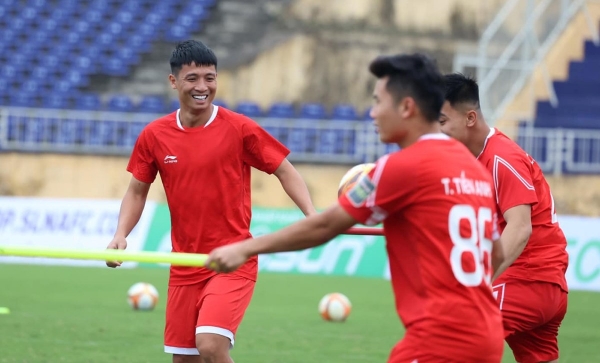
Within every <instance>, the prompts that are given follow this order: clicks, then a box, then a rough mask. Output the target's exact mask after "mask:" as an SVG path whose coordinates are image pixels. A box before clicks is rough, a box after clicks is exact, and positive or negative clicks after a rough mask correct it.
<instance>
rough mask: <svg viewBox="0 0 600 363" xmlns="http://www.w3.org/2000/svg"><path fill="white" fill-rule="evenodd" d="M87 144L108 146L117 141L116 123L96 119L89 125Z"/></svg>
mask: <svg viewBox="0 0 600 363" xmlns="http://www.w3.org/2000/svg"><path fill="white" fill-rule="evenodd" d="M89 130H90V131H89V132H90V134H89V139H88V144H89V145H91V146H110V145H115V144H116V143H117V142H116V140H117V125H116V122H112V121H96V122H91V123H90V125H89Z"/></svg>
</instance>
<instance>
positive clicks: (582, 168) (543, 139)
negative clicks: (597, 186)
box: [517, 120, 600, 175]
mask: <svg viewBox="0 0 600 363" xmlns="http://www.w3.org/2000/svg"><path fill="white" fill-rule="evenodd" d="M599 123H600V120H599ZM517 142H518V143H519V145H520V146H521V147H522V148H523V149H524V150H525V151H526V152H527V153H528V154H529V155H531V156H532V157H533V158H534V159H535V160H536V162H537V163H538V164H539V165H540V167H541V168H542V170H543V171H544V173H547V174H554V175H561V174H563V173H566V174H600V129H596V130H581V129H563V128H548V129H546V128H533V127H532V126H531V125H527V126H522V127H520V128H519V131H518V136H517Z"/></svg>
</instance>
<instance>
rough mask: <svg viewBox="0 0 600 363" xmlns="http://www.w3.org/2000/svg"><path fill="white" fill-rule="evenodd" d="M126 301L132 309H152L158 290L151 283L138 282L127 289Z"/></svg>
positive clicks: (156, 299) (156, 301) (156, 300)
mask: <svg viewBox="0 0 600 363" xmlns="http://www.w3.org/2000/svg"><path fill="white" fill-rule="evenodd" d="M127 302H129V306H131V307H132V308H133V309H134V310H152V309H154V307H155V306H156V303H158V290H156V288H155V287H154V286H152V284H149V283H147V282H138V283H136V284H133V286H131V287H130V288H129V290H128V291H127Z"/></svg>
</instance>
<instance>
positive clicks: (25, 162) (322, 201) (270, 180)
mask: <svg viewBox="0 0 600 363" xmlns="http://www.w3.org/2000/svg"><path fill="white" fill-rule="evenodd" d="M0 165H2V168H1V169H0V195H14V196H35V197H53V198H101V199H104V198H110V199H120V198H121V197H122V196H123V194H124V193H125V190H126V189H127V185H128V183H129V179H130V177H131V176H130V174H129V173H128V172H127V171H126V170H125V166H126V165H127V158H123V157H97V156H76V155H52V154H42V155H37V154H19V153H8V154H0ZM296 167H297V169H298V170H299V172H300V174H301V175H302V176H303V178H304V179H305V181H306V183H307V185H308V188H309V191H310V193H311V195H312V197H313V201H314V203H315V205H316V206H317V208H326V207H327V206H329V205H331V204H332V203H334V202H335V200H336V195H337V186H338V182H339V180H340V179H341V177H342V175H343V174H344V173H345V172H346V171H347V170H348V169H349V166H340V165H304V164H298V165H296ZM252 179H253V180H252V202H253V204H254V205H256V206H264V207H273V208H288V207H293V206H294V204H293V203H292V202H291V201H290V199H289V198H288V197H287V195H286V194H285V192H283V190H282V188H281V186H280V185H279V182H278V180H277V178H276V177H275V176H273V175H266V174H264V173H261V172H258V171H256V170H253V175H252ZM548 181H549V183H550V185H551V187H552V190H553V194H554V198H555V201H556V208H557V211H558V212H559V213H562V214H580V215H590V216H598V215H600V176H576V177H573V176H563V177H553V176H550V177H548ZM149 199H151V200H155V201H159V202H165V201H166V199H165V195H164V192H163V190H162V186H161V184H160V178H159V179H158V180H157V181H156V182H155V184H154V185H153V186H152V188H151V189H150V195H149Z"/></svg>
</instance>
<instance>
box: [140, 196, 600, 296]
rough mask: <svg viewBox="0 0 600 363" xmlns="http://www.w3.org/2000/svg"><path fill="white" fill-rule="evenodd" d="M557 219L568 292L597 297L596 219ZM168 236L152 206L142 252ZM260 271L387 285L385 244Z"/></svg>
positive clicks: (354, 243) (308, 254)
mask: <svg viewBox="0 0 600 363" xmlns="http://www.w3.org/2000/svg"><path fill="white" fill-rule="evenodd" d="M300 218H303V215H302V213H301V212H300V211H298V210H287V209H268V208H253V216H252V224H251V228H250V230H251V232H252V234H253V235H254V236H260V235H262V234H266V233H270V232H274V231H277V230H279V229H281V228H283V227H285V226H287V225H289V224H291V223H293V222H294V221H297V220H298V219H300ZM558 219H559V223H560V225H561V227H562V229H563V231H564V232H565V235H566V236H567V239H568V242H569V243H568V246H567V252H568V253H569V269H568V271H567V280H568V283H569V287H570V288H571V289H573V290H591V291H600V218H588V217H577V216H559V217H558ZM170 230H171V224H170V220H169V210H168V208H167V207H166V206H165V205H157V206H156V209H155V215H154V218H153V221H152V223H151V226H150V231H149V233H148V239H147V241H146V244H145V246H144V250H147V251H162V252H168V251H170V250H171V237H170ZM259 271H266V272H280V273H298V274H321V275H339V276H362V277H377V278H386V279H389V265H388V260H387V255H386V251H385V241H384V239H383V237H381V236H350V235H343V236H339V237H337V238H335V239H334V240H332V241H331V242H329V243H327V244H325V245H324V246H320V247H317V248H313V249H309V250H305V251H298V252H285V253H274V254H270V255H261V256H259Z"/></svg>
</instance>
